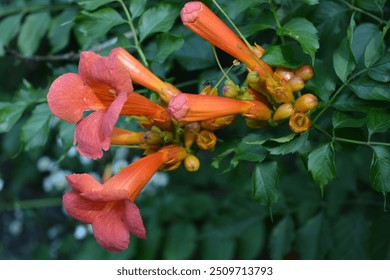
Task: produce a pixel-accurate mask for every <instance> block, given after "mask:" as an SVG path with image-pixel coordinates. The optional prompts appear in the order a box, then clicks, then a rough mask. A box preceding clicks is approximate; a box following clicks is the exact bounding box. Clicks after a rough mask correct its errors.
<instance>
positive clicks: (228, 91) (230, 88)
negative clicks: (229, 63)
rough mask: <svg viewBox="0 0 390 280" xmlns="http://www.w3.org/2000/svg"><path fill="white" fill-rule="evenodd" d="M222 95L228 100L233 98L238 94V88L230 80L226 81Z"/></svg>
mask: <svg viewBox="0 0 390 280" xmlns="http://www.w3.org/2000/svg"><path fill="white" fill-rule="evenodd" d="M222 94H223V95H224V96H225V97H228V98H235V97H236V96H237V94H238V87H237V86H236V85H235V84H234V82H233V81H232V80H226V81H225V85H224V86H223V89H222Z"/></svg>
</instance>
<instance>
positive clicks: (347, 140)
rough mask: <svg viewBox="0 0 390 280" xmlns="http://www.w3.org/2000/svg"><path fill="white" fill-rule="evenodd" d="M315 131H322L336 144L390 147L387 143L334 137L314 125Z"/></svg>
mask: <svg viewBox="0 0 390 280" xmlns="http://www.w3.org/2000/svg"><path fill="white" fill-rule="evenodd" d="M313 127H314V128H315V129H317V130H318V131H320V132H321V133H323V134H325V135H326V136H328V137H329V138H331V139H332V141H334V142H344V143H350V144H355V145H364V146H388V147H390V143H386V142H375V141H359V140H353V139H348V138H343V137H337V136H334V135H331V134H330V133H329V132H327V131H326V130H325V129H323V128H322V127H320V126H318V125H313Z"/></svg>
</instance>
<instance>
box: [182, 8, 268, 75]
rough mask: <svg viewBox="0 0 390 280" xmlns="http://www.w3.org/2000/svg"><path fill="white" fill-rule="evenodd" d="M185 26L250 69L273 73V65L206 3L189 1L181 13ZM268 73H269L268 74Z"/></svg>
mask: <svg viewBox="0 0 390 280" xmlns="http://www.w3.org/2000/svg"><path fill="white" fill-rule="evenodd" d="M180 16H181V20H182V22H183V24H184V25H185V26H187V27H188V28H189V29H191V30H192V31H193V32H195V33H196V34H198V35H199V36H201V37H202V38H204V39H205V40H207V41H209V42H210V43H211V44H213V45H214V46H216V47H218V48H220V49H221V50H223V51H225V52H227V53H228V54H230V55H232V56H233V57H235V58H237V59H238V60H240V61H241V62H243V63H244V64H246V66H247V67H248V68H249V69H250V70H255V71H257V72H258V73H259V74H260V75H262V76H268V74H272V72H273V71H272V69H271V67H270V66H269V65H268V64H267V63H265V62H264V61H262V60H261V59H260V58H258V57H257V56H256V54H255V53H254V52H253V51H252V50H251V49H249V48H248V46H247V45H246V44H245V43H244V42H243V41H242V40H241V39H240V38H239V37H238V36H237V35H236V34H235V33H234V32H233V31H232V30H231V29H230V28H229V27H228V26H227V25H226V24H225V23H224V22H223V21H222V20H221V19H220V18H219V17H218V16H217V15H216V14H214V13H213V12H212V11H211V10H210V9H209V8H208V7H207V6H206V5H205V4H203V3H202V2H198V1H192V2H188V3H186V4H185V5H184V7H183V9H182V10H181V13H180ZM267 73H268V74H267Z"/></svg>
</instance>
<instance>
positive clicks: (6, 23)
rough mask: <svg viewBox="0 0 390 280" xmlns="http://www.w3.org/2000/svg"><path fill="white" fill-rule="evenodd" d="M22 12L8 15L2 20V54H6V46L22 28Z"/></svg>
mask: <svg viewBox="0 0 390 280" xmlns="http://www.w3.org/2000/svg"><path fill="white" fill-rule="evenodd" d="M21 20H22V14H21V13H19V14H16V15H13V16H9V17H6V18H5V19H3V20H1V21H0V56H2V55H4V48H3V47H4V46H5V45H6V44H8V43H9V41H11V40H12V39H13V38H14V37H15V36H16V34H18V32H19V29H20V22H21Z"/></svg>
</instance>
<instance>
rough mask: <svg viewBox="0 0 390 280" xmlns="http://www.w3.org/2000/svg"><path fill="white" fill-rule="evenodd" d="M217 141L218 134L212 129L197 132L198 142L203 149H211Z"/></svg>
mask: <svg viewBox="0 0 390 280" xmlns="http://www.w3.org/2000/svg"><path fill="white" fill-rule="evenodd" d="M216 143H217V136H215V134H214V133H213V132H211V131H208V130H202V131H201V132H199V133H198V134H197V137H196V144H197V145H198V147H199V148H200V149H202V150H211V149H212V148H214V146H215V144H216Z"/></svg>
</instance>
